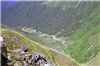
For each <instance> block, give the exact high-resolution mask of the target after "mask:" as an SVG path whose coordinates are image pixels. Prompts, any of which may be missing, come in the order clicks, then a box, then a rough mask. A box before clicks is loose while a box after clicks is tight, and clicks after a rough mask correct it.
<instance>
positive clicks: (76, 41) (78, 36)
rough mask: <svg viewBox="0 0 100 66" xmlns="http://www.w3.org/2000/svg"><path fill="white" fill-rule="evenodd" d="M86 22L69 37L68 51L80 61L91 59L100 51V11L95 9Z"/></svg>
mask: <svg viewBox="0 0 100 66" xmlns="http://www.w3.org/2000/svg"><path fill="white" fill-rule="evenodd" d="M83 21H84V24H83V25H82V26H81V27H80V28H79V29H78V30H77V31H76V32H75V33H74V34H73V35H71V36H70V38H69V39H67V43H68V48H67V50H66V52H68V53H70V55H71V56H72V57H73V58H75V59H76V61H78V62H80V63H85V62H87V61H89V60H91V59H92V58H93V57H95V55H97V53H98V52H99V51H100V42H99V41H100V39H99V36H100V22H99V21H100V12H99V10H96V11H94V12H93V13H92V14H91V15H90V16H89V17H88V18H86V19H85V20H83Z"/></svg>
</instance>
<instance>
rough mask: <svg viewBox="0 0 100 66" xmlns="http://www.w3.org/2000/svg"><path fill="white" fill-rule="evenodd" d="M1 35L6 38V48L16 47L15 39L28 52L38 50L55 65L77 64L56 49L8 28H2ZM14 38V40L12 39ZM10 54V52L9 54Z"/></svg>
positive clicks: (67, 65)
mask: <svg viewBox="0 0 100 66" xmlns="http://www.w3.org/2000/svg"><path fill="white" fill-rule="evenodd" d="M1 34H2V36H3V37H4V38H5V40H6V44H7V49H9V50H13V49H16V48H18V47H19V46H18V44H16V41H17V42H18V41H19V42H20V43H21V44H22V45H23V46H27V47H28V48H29V53H31V54H32V53H33V52H40V53H42V54H43V55H45V57H46V58H47V59H48V60H49V61H51V62H52V63H54V64H57V66H59V65H61V66H73V65H74V66H78V65H77V63H76V62H75V61H74V60H73V59H72V58H71V57H69V56H66V55H64V54H62V53H59V52H58V51H55V50H53V49H49V48H46V47H44V46H42V45H40V44H38V43H36V42H34V41H32V40H30V39H28V38H27V37H25V36H23V35H21V34H19V33H17V32H15V31H13V30H10V29H2V33H1ZM14 37H16V38H17V40H14ZM13 40H14V41H13ZM10 55H12V54H10Z"/></svg>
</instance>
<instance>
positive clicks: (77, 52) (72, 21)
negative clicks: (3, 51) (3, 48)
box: [1, 1, 100, 66]
mask: <svg viewBox="0 0 100 66" xmlns="http://www.w3.org/2000/svg"><path fill="white" fill-rule="evenodd" d="M2 4H3V3H2ZM1 8H2V14H1V18H2V24H4V25H7V26H10V27H14V28H18V27H19V26H21V27H24V26H25V27H29V28H33V29H36V30H37V31H40V32H42V34H48V35H56V36H57V37H64V38H65V39H66V44H65V45H63V44H61V43H60V42H56V41H54V40H52V39H51V38H48V37H42V38H40V37H38V36H39V35H38V34H36V33H33V34H29V33H25V32H22V31H21V29H20V28H18V29H17V31H20V32H21V33H24V34H25V35H26V36H27V37H29V38H30V39H32V40H34V41H36V42H38V43H39V44H42V45H45V46H47V47H50V48H53V49H56V50H59V51H62V50H64V51H65V52H66V54H70V55H71V56H72V57H73V58H74V59H75V60H76V61H78V62H79V63H87V62H89V61H90V60H91V59H93V58H94V57H95V56H96V55H97V53H98V52H99V51H100V49H99V48H100V42H99V41H100V39H99V35H100V2H99V1H91V2H90V1H61V2H57V1H52V2H48V1H46V2H44V1H43V2H19V3H17V4H16V5H15V6H13V7H11V8H10V9H4V8H3V7H1ZM16 21H17V22H16ZM18 37H19V36H18ZM22 41H23V40H22ZM9 43H12V42H9ZM25 43H26V44H27V40H25ZM28 44H29V43H28ZM32 44H33V46H36V48H34V49H33V48H32V50H34V51H35V50H37V49H38V47H39V46H40V45H39V46H37V45H36V44H34V43H31V45H32ZM29 45H30V44H29ZM31 45H30V46H31ZM58 45H59V46H58ZM9 46H10V45H9ZM64 46H67V47H64ZM55 47H56V48H55ZM57 47H59V48H57ZM39 48H40V47H39ZM41 49H42V48H40V49H38V50H39V51H40V52H43V53H44V54H45V55H47V57H50V58H51V59H52V60H53V62H57V63H60V62H61V61H64V60H60V61H59V59H58V56H56V55H59V54H56V53H55V52H54V53H53V51H51V50H49V52H48V51H47V52H46V51H45V50H44V49H42V50H41ZM51 55H54V56H55V58H56V60H54V59H53V58H52V57H51ZM59 57H61V56H59ZM60 59H61V58H60ZM65 61H66V60H65ZM68 61H69V60H68ZM65 65H66V64H65ZM83 66H84V65H83Z"/></svg>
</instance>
